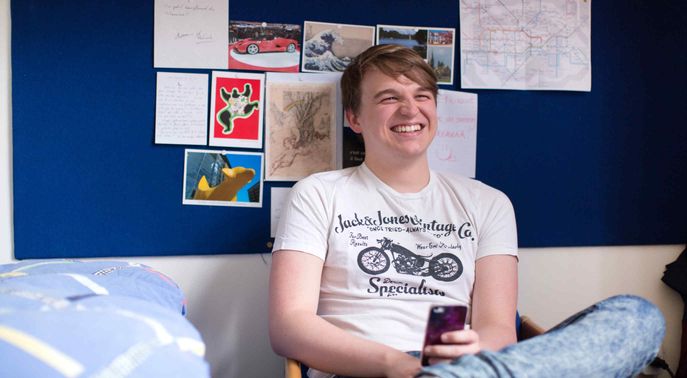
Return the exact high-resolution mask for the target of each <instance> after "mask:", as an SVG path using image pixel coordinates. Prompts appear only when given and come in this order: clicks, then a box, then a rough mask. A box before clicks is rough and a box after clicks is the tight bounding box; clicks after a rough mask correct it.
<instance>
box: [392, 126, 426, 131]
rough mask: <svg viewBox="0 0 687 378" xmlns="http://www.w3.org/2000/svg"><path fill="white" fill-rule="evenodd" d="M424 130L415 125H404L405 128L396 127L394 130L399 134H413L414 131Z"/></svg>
mask: <svg viewBox="0 0 687 378" xmlns="http://www.w3.org/2000/svg"><path fill="white" fill-rule="evenodd" d="M421 129H422V126H420V125H419V124H415V125H403V126H395V127H394V128H393V129H392V130H393V131H394V132H397V133H412V132H413V131H420V130H421Z"/></svg>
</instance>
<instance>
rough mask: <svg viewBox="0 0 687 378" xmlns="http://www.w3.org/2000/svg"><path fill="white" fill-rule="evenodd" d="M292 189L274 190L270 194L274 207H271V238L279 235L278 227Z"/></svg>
mask: <svg viewBox="0 0 687 378" xmlns="http://www.w3.org/2000/svg"><path fill="white" fill-rule="evenodd" d="M289 193H291V188H272V191H271V192H270V195H271V198H272V200H271V201H272V205H271V207H270V237H272V238H273V237H275V236H276V235H277V226H279V219H281V213H282V209H283V208H284V206H285V205H286V201H287V200H288V197H289Z"/></svg>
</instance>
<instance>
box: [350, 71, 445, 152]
mask: <svg viewBox="0 0 687 378" xmlns="http://www.w3.org/2000/svg"><path fill="white" fill-rule="evenodd" d="M360 92H361V101H360V108H359V109H358V113H357V114H353V113H352V112H349V111H347V112H346V117H347V119H348V122H349V123H350V125H351V128H352V129H353V131H355V132H357V133H362V134H363V139H364V141H365V160H366V161H375V160H376V159H395V160H394V161H398V162H399V163H401V162H409V161H411V160H413V159H425V158H426V151H427V148H428V147H429V144H430V143H431V142H432V139H433V138H434V135H435V134H436V129H437V112H436V101H435V98H434V94H433V93H432V91H431V90H429V89H427V88H423V87H421V86H420V84H418V83H416V82H414V81H412V80H410V79H408V78H407V77H406V76H403V75H402V76H399V77H398V78H397V79H394V78H392V77H390V76H387V75H385V74H383V73H382V72H381V71H379V70H377V69H372V70H370V71H368V72H367V73H365V76H364V77H363V80H362V83H361V85H360ZM388 162H389V161H387V162H386V163H387V164H388Z"/></svg>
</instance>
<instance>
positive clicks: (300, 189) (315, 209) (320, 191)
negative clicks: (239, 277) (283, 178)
mask: <svg viewBox="0 0 687 378" xmlns="http://www.w3.org/2000/svg"><path fill="white" fill-rule="evenodd" d="M329 198H331V196H330V195H328V193H327V191H326V190H325V187H324V185H322V183H321V182H320V181H319V180H318V179H317V178H316V177H313V176H311V177H308V178H306V179H303V180H301V181H299V182H298V183H297V184H296V185H295V186H294V187H293V189H292V190H291V193H290V194H289V196H288V199H287V202H286V204H285V205H284V209H283V211H282V215H281V218H280V220H279V226H278V227H277V233H276V235H275V240H274V246H273V248H272V252H275V251H279V250H282V249H288V250H294V251H300V252H305V253H309V254H312V255H315V256H318V257H320V258H321V259H323V260H324V259H325V258H326V255H327V240H328V236H327V235H328V229H329V221H328V216H327V208H328V202H329V200H328V199H329Z"/></svg>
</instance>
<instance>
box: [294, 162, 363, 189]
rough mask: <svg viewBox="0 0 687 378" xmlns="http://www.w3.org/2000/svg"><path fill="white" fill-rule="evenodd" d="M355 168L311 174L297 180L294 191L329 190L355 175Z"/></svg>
mask: <svg viewBox="0 0 687 378" xmlns="http://www.w3.org/2000/svg"><path fill="white" fill-rule="evenodd" d="M356 168H357V167H351V168H344V169H337V170H333V171H325V172H318V173H313V174H311V175H310V176H307V177H305V178H303V179H301V180H299V181H298V182H297V183H296V184H295V185H294V189H295V190H297V191H312V190H316V191H320V190H331V189H332V188H335V187H336V186H337V185H339V184H340V183H341V182H343V181H346V180H348V179H349V178H350V177H351V176H352V175H353V174H354V173H355V170H356Z"/></svg>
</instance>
